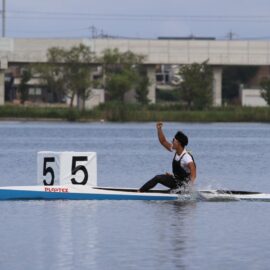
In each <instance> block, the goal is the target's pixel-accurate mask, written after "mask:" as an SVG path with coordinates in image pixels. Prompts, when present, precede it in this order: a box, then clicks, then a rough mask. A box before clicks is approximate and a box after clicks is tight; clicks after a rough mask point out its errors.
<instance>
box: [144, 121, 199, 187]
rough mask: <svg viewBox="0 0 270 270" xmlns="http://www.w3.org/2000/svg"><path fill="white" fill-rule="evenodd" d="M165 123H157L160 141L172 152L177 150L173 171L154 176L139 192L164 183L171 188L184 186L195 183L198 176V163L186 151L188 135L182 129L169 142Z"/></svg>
mask: <svg viewBox="0 0 270 270" xmlns="http://www.w3.org/2000/svg"><path fill="white" fill-rule="evenodd" d="M162 126H163V123H162V122H158V123H157V124H156V127H157V134H158V139H159V142H160V143H161V144H162V145H163V146H164V147H165V148H166V149H167V150H168V151H170V152H173V151H175V155H174V158H173V161H172V171H173V173H172V174H170V173H166V174H160V175H156V176H155V177H154V178H152V179H151V180H149V181H148V182H146V183H145V184H144V185H143V186H142V187H141V188H140V189H139V192H146V191H148V190H149V189H152V188H154V187H155V186H156V185H157V184H162V185H164V186H166V187H168V188H170V189H178V188H183V187H185V186H187V185H189V184H194V182H195V178H196V164H195V161H194V159H193V156H192V155H191V154H190V153H189V152H187V151H186V149H185V147H186V146H187V144H188V137H187V136H186V135H185V134H184V133H183V132H181V131H178V132H177V133H176V134H175V136H174V138H173V141H172V143H170V142H168V141H167V139H166V137H165V135H164V133H163V130H162Z"/></svg>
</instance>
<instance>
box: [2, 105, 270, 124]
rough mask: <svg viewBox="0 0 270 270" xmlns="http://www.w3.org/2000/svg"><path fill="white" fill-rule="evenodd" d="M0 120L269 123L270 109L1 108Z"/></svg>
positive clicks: (106, 106)
mask: <svg viewBox="0 0 270 270" xmlns="http://www.w3.org/2000/svg"><path fill="white" fill-rule="evenodd" d="M0 120H23V121H28V120H29V121H33V120H37V121H38V120H48V121H72V122H97V121H102V122H103V121H105V122H154V121H166V122H191V123H192V122H194V123H195V122H197V123H209V122H264V123H270V107H240V106H233V107H232V106H230V107H212V108H208V109H204V110H187V109H186V108H184V107H183V106H180V105H173V104H166V105H165V104H153V105H139V104H122V103H107V104H102V105H100V106H98V107H96V108H94V109H92V110H83V111H79V110H77V109H70V108H67V107H61V106H55V107H54V106H53V107H52V106H47V107H44V106H42V107H41V106H34V105H31V106H30V105H27V106H26V105H4V106H0Z"/></svg>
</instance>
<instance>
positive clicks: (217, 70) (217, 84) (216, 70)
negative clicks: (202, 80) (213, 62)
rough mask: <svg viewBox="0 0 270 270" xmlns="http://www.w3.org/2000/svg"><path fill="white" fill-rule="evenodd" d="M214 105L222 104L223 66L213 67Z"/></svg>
mask: <svg viewBox="0 0 270 270" xmlns="http://www.w3.org/2000/svg"><path fill="white" fill-rule="evenodd" d="M213 105H214V106H221V105H222V67H213Z"/></svg>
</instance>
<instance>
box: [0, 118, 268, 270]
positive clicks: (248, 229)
mask: <svg viewBox="0 0 270 270" xmlns="http://www.w3.org/2000/svg"><path fill="white" fill-rule="evenodd" d="M178 129H183V130H184V131H185V132H186V133H187V134H188V136H189V137H190V145H189V149H190V150H191V151H192V153H193V154H194V156H195V158H196V161H197V166H198V179H197V188H224V189H225V188H226V189H227V188H228V189H239V190H254V191H264V192H270V168H269V160H270V151H269V150H270V125H266V124H181V123H170V124H165V127H164V131H165V133H166V135H167V138H168V139H170V140H171V139H172V138H173V135H174V133H175V132H176V130H178ZM0 139H1V142H2V143H1V146H0V147H1V151H0V168H1V174H0V185H1V186H7V185H35V184H36V157H37V152H38V151H42V150H51V151H68V150H70V151H96V152H97V155H98V181H99V185H103V186H124V187H139V186H141V185H142V184H143V183H144V182H145V181H146V180H148V179H149V178H151V177H152V176H153V175H155V174H157V173H163V172H166V171H170V169H171V159H172V154H171V153H169V152H166V151H165V150H163V149H162V147H161V146H160V145H159V144H158V141H157V138H156V131H155V124H154V123H147V124H135V123H134V124H106V123H105V124H100V123H94V124H68V123H38V122H35V123H29V122H27V123H19V122H18V123H17V122H2V123H0ZM0 212H1V216H0V242H1V245H0V269H99V270H103V269H153V270H154V269H219V270H221V269H269V267H270V249H269V243H270V233H269V224H270V203H266V202H189V203H188V202H185V203H184V202H147V201H14V202H9V201H3V202H0Z"/></svg>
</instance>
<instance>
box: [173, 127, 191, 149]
mask: <svg viewBox="0 0 270 270" xmlns="http://www.w3.org/2000/svg"><path fill="white" fill-rule="evenodd" d="M174 138H175V139H176V140H177V141H178V142H179V143H180V144H181V145H182V147H185V146H186V145H188V137H187V135H186V134H184V133H183V132H182V131H177V133H176V134H175V136H174Z"/></svg>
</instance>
